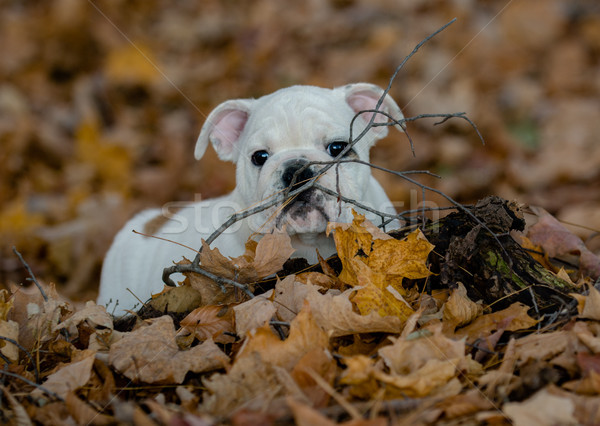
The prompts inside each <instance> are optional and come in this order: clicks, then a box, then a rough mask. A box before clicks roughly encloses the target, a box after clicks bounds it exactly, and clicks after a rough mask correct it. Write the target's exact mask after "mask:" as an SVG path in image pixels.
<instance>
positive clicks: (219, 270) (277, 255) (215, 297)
mask: <svg viewBox="0 0 600 426" xmlns="http://www.w3.org/2000/svg"><path fill="white" fill-rule="evenodd" d="M293 251H294V249H293V248H292V245H291V240H290V237H289V235H288V234H287V233H284V232H282V231H278V230H276V231H274V232H273V233H272V234H267V235H263V237H262V238H261V239H260V241H259V242H258V243H257V242H256V241H254V240H252V239H249V240H248V241H247V242H246V251H245V253H244V254H242V255H241V256H238V257H236V258H232V259H230V258H227V257H225V256H223V255H222V254H221V252H220V251H219V249H218V248H214V249H211V248H210V247H209V246H208V244H206V242H205V241H202V252H201V253H200V264H201V267H202V268H203V269H205V270H206V271H208V272H210V273H212V274H213V275H216V276H218V277H222V278H227V279H230V280H233V281H236V282H238V283H241V284H252V283H254V282H256V281H257V280H259V279H261V278H264V277H267V276H269V275H272V274H274V273H276V272H278V271H280V270H281V269H282V268H283V264H284V263H285V261H286V260H288V259H289V257H290V256H291V254H292V253H293ZM179 263H180V264H190V263H191V262H190V261H189V260H187V259H184V260H183V261H181V262H179ZM184 275H185V277H186V284H188V285H191V286H192V288H194V289H195V290H197V291H198V292H199V293H200V295H201V297H202V304H203V305H222V304H231V303H238V302H240V300H239V299H240V295H239V292H238V291H237V290H236V289H235V288H233V287H231V286H227V291H226V292H225V293H223V291H222V290H221V288H220V287H219V286H218V285H217V284H216V283H214V282H213V281H212V280H211V279H210V278H207V277H205V276H203V275H200V274H196V273H193V272H192V273H184ZM251 289H252V288H251ZM242 300H243V299H242Z"/></svg>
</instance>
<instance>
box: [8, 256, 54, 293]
mask: <svg viewBox="0 0 600 426" xmlns="http://www.w3.org/2000/svg"><path fill="white" fill-rule="evenodd" d="M12 249H13V252H14V253H15V254H16V255H17V257H18V258H19V260H20V261H21V263H22V264H23V266H25V269H27V272H28V273H29V276H30V277H31V280H32V281H33V282H34V283H35V285H36V286H37V288H38V290H39V291H40V293H41V294H42V297H43V298H44V302H47V301H48V296H46V292H45V291H44V289H43V288H42V286H41V285H40V283H39V282H38V280H37V279H36V278H35V275H33V271H32V270H31V268H30V267H29V264H28V263H27V262H25V259H23V256H21V253H19V251H18V250H17V248H16V247H15V246H13V248H12Z"/></svg>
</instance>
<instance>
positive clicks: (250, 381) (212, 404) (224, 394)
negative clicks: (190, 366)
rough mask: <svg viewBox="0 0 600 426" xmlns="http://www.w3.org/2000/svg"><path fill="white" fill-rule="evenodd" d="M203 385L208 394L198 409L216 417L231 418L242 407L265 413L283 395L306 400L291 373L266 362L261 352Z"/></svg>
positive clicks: (241, 359) (214, 376)
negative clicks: (272, 402)
mask: <svg viewBox="0 0 600 426" xmlns="http://www.w3.org/2000/svg"><path fill="white" fill-rule="evenodd" d="M202 383H203V385H204V386H205V387H206V389H207V391H206V392H204V393H203V395H202V404H201V405H200V407H199V409H200V411H201V412H205V413H209V414H211V415H214V416H223V417H228V416H230V415H231V413H232V412H234V411H236V410H237V409H239V408H240V407H242V406H243V407H245V408H248V409H254V410H256V411H263V412H266V411H268V408H269V404H270V402H271V401H273V400H274V399H276V398H278V397H280V396H283V395H289V396H296V397H298V398H299V399H303V400H306V397H304V395H303V393H302V391H301V390H300V389H299V388H298V386H297V385H296V384H295V382H294V380H293V379H292V377H291V376H290V373H289V372H287V371H286V370H285V369H284V368H282V367H278V366H276V365H273V364H272V363H270V362H265V361H264V360H263V359H262V358H261V354H260V353H258V352H253V353H251V354H249V355H248V356H244V357H241V358H239V359H236V360H235V362H234V364H233V366H232V367H231V370H229V371H228V372H227V374H213V375H212V376H211V377H210V378H209V379H204V380H203V381H202Z"/></svg>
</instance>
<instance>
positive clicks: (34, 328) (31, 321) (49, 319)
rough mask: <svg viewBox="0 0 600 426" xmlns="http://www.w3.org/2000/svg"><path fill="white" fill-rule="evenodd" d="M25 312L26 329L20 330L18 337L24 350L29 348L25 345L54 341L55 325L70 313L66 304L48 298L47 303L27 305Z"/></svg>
mask: <svg viewBox="0 0 600 426" xmlns="http://www.w3.org/2000/svg"><path fill="white" fill-rule="evenodd" d="M26 312H27V316H28V319H27V321H26V322H25V324H26V327H21V328H20V336H19V342H20V343H21V344H22V345H23V346H25V347H26V348H29V346H26V345H29V344H31V345H33V344H35V342H36V341H38V342H47V341H49V340H52V339H54V338H55V337H56V335H57V333H58V330H57V329H56V327H57V325H58V324H59V323H60V322H62V320H63V318H64V317H66V316H68V315H70V314H71V313H72V311H71V307H70V306H69V304H68V303H66V302H62V301H60V300H58V299H55V298H52V297H50V296H48V301H45V302H43V303H42V304H41V305H38V304H34V303H30V304H28V305H27V311H26ZM30 339H31V340H30Z"/></svg>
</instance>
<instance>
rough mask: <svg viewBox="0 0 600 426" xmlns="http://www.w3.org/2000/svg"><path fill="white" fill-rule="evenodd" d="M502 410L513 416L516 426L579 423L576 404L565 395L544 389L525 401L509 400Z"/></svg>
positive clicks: (549, 425) (551, 425)
mask: <svg viewBox="0 0 600 426" xmlns="http://www.w3.org/2000/svg"><path fill="white" fill-rule="evenodd" d="M502 411H504V413H506V415H507V416H508V417H510V418H511V420H512V421H513V424H514V425H515V426H529V425H540V426H545V425H548V426H553V425H565V426H566V425H577V424H579V422H578V421H577V419H576V418H575V416H574V414H575V404H573V402H572V401H571V400H570V399H568V398H565V397H561V396H556V395H552V394H551V393H549V392H548V390H547V389H542V390H541V391H539V392H537V393H536V394H535V395H533V396H532V397H530V398H529V399H526V400H525V401H523V402H509V403H506V404H504V405H503V406H502Z"/></svg>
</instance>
